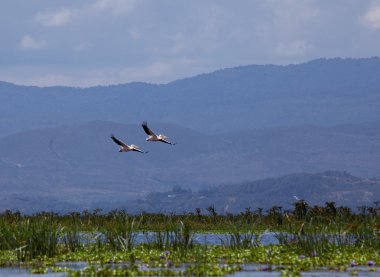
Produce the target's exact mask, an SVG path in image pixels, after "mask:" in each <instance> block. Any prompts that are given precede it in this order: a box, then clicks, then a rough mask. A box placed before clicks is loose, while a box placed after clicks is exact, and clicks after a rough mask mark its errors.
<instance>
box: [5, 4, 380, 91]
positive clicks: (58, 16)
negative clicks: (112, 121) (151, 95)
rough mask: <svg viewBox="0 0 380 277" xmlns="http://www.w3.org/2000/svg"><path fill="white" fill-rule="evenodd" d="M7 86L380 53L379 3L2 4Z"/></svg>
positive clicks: (112, 80) (180, 74)
mask: <svg viewBox="0 0 380 277" xmlns="http://www.w3.org/2000/svg"><path fill="white" fill-rule="evenodd" d="M0 39H1V43H0V80H1V81H7V82H12V83H16V84H24V85H37V86H53V85H65V86H80V87H89V86H96V85H109V84H119V83H129V82H133V81H142V82H149V83H167V82H170V81H173V80H176V79H181V78H185V77H190V76H194V75H198V74H202V73H207V72H212V71H215V70H218V69H222V68H227V67H235V66H240V65H248V64H268V63H270V64H291V63H301V62H305V61H309V60H312V59H317V58H333V57H343V58H346V57H352V58H357V57H371V56H380V0H376V1H374V0H228V1H227V0H192V1H189V0H175V1H174V0H92V1H90V0H82V1H78V0H59V1H58V0H2V1H1V2H0Z"/></svg>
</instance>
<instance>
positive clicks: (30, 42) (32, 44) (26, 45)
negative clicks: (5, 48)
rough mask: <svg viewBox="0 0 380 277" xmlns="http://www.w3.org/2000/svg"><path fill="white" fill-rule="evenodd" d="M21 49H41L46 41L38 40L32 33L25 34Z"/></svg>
mask: <svg viewBox="0 0 380 277" xmlns="http://www.w3.org/2000/svg"><path fill="white" fill-rule="evenodd" d="M19 46H20V48H21V49H24V50H28V49H41V48H42V47H43V46H44V43H43V42H41V41H37V40H36V39H34V38H33V37H32V36H30V35H25V36H23V37H22V38H21V41H20V44H19Z"/></svg>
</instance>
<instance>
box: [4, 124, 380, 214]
mask: <svg viewBox="0 0 380 277" xmlns="http://www.w3.org/2000/svg"><path fill="white" fill-rule="evenodd" d="M149 125H150V126H151V127H152V128H153V130H156V131H157V132H162V133H164V134H166V135H168V136H169V137H170V138H171V139H172V140H173V141H175V142H177V145H175V146H170V145H166V144H163V143H158V142H157V143H154V142H151V143H148V142H146V141H145V138H146V134H145V133H144V131H143V129H142V128H141V125H140V124H121V123H115V122H107V121H91V122H86V123H83V124H77V125H68V126H61V127H54V128H44V129H38V130H33V131H27V132H22V133H18V134H14V135H10V136H7V137H4V138H2V139H0V189H1V191H2V193H1V194H0V210H2V209H6V208H18V209H24V210H33V209H60V210H62V209H63V208H64V207H77V208H78V209H82V208H85V207H97V206H98V207H100V208H103V207H110V206H113V207H117V206H122V205H126V203H134V202H133V201H135V200H136V199H143V198H144V197H146V196H147V195H148V194H149V193H150V192H163V191H170V189H172V188H173V187H178V186H180V187H182V188H183V189H185V190H191V191H193V192H195V191H198V190H202V189H205V188H208V187H211V186H216V185H229V184H230V185H236V184H241V183H244V182H251V181H254V180H259V179H263V178H268V177H278V176H282V175H286V174H290V173H294V172H308V173H315V172H323V171H326V170H330V169H333V170H339V171H348V172H351V173H352V174H353V175H355V176H360V177H361V178H371V177H377V178H379V177H380V167H379V164H380V121H376V122H372V123H363V124H355V125H339V126H332V127H320V126H313V125H303V126H298V127H277V128H266V129H255V130H245V131H239V132H230V133H226V134H218V135H206V134H202V133H200V132H195V131H193V130H191V129H187V128H184V127H182V126H179V125H175V124H163V123H156V122H149ZM111 133H114V134H115V135H116V136H117V137H118V138H120V139H121V140H123V141H125V142H126V143H134V144H137V145H139V146H140V147H141V149H143V150H144V151H149V153H148V154H146V155H145V154H140V153H119V152H118V146H117V145H116V144H115V143H114V142H113V141H112V140H111V139H110V134H111ZM263 190H264V189H263ZM263 193H265V192H264V191H263ZM299 196H300V197H301V196H302V195H299ZM137 206H138V205H136V207H137Z"/></svg>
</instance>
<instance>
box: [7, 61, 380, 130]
mask: <svg viewBox="0 0 380 277" xmlns="http://www.w3.org/2000/svg"><path fill="white" fill-rule="evenodd" d="M379 72H380V58H377V57H373V58H366V59H340V58H336V59H319V60H314V61H310V62H307V63H302V64H297V65H287V66H277V65H248V66H241V67H236V68H228V69H223V70H219V71H216V72H212V73H208V74H201V75H198V76H194V77H190V78H186V79H182V80H177V81H174V82H171V83H168V84H146V83H129V84H119V85H112V86H98V87H90V88H73V87H43V88H41V87H33V86H19V85H14V84H10V83H5V82H0V105H1V106H0V137H1V136H5V135H9V134H13V133H17V132H22V131H25V130H32V129H39V128H45V127H57V126H61V125H65V124H66V125H70V124H76V123H84V122H87V121H92V120H104V121H113V122H119V123H127V124H136V123H140V122H141V121H143V120H148V121H155V122H163V123H171V124H177V125H182V126H184V127H186V128H190V129H193V130H196V131H199V132H203V133H207V134H213V133H226V132H232V131H241V130H244V129H257V128H269V127H281V126H297V125H302V124H314V125H323V126H333V125H339V124H354V123H362V122H369V121H376V120H380V113H379V112H378V107H379V106H380V94H379V88H380V78H379V77H378V75H379Z"/></svg>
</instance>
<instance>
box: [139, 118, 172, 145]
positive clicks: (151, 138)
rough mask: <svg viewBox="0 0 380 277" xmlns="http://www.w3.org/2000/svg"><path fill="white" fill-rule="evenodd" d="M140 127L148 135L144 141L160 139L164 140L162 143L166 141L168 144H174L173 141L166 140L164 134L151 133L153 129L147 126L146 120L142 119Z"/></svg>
mask: <svg viewBox="0 0 380 277" xmlns="http://www.w3.org/2000/svg"><path fill="white" fill-rule="evenodd" d="M142 127H143V129H144V131H145V133H146V134H147V135H148V137H147V139H146V141H161V142H164V143H167V144H170V145H176V144H175V143H172V142H170V141H168V140H167V139H168V137H166V136H164V135H161V134H159V135H158V136H157V135H156V134H155V133H153V131H152V130H151V129H149V128H148V123H147V122H146V121H144V122H143V123H142Z"/></svg>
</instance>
